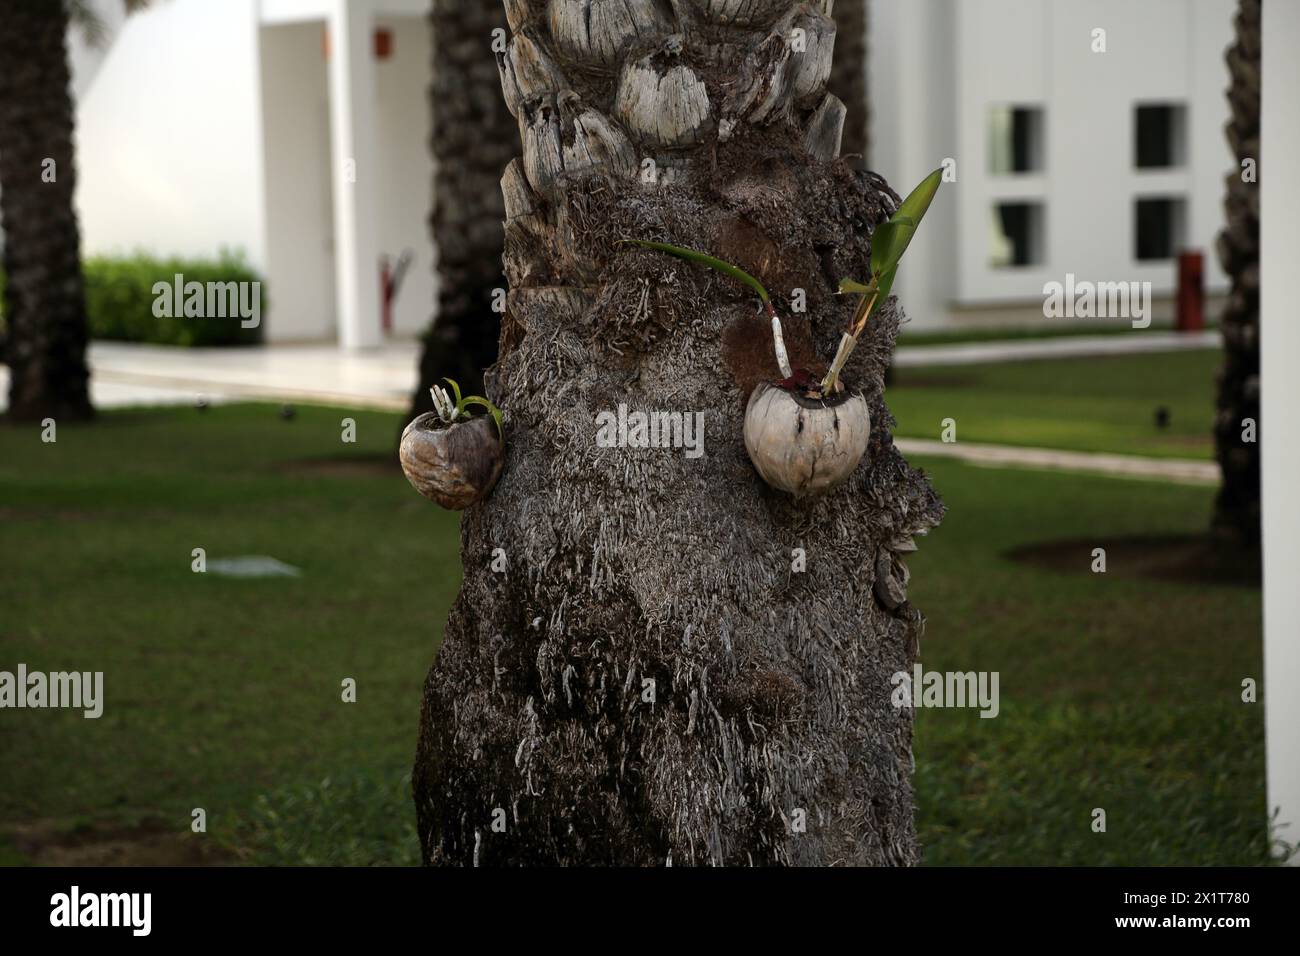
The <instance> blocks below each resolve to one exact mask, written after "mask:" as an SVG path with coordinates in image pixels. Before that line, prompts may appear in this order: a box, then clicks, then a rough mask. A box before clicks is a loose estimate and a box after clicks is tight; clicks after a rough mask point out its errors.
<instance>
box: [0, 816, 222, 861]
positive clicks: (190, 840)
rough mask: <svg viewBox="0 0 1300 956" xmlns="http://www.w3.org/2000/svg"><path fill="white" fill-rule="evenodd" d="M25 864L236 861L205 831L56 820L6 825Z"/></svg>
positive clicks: (7, 838) (160, 826)
mask: <svg viewBox="0 0 1300 956" xmlns="http://www.w3.org/2000/svg"><path fill="white" fill-rule="evenodd" d="M3 836H4V839H5V840H6V841H7V842H9V843H10V844H11V845H12V846H13V848H14V849H15V850H17V852H18V854H19V855H20V856H21V857H22V858H23V860H24V862H26V863H29V864H32V865H35V866H222V865H226V864H230V863H233V862H234V859H233V858H232V857H231V855H230V854H229V853H228V852H226V851H224V850H221V849H219V848H217V847H216V846H215V845H214V844H213V842H212V840H211V838H210V837H208V836H206V835H204V834H202V833H177V832H176V831H175V830H171V829H166V828H164V827H163V826H162V825H160V824H141V825H139V826H134V827H96V826H85V827H77V828H74V829H68V828H67V827H66V826H60V825H59V824H57V823H53V822H50V821H44V820H38V821H35V822H32V823H20V824H17V825H15V826H11V827H8V828H6V829H5V831H4V835H3Z"/></svg>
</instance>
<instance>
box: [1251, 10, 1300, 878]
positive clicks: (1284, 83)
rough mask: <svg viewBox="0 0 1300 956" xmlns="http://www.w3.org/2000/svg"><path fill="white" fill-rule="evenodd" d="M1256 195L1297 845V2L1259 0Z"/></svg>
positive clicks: (1271, 739) (1274, 766)
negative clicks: (1260, 81)
mask: <svg viewBox="0 0 1300 956" xmlns="http://www.w3.org/2000/svg"><path fill="white" fill-rule="evenodd" d="M1263 8H1264V23H1263V34H1264V51H1263V77H1264V79H1263V91H1262V94H1261V100H1262V107H1263V113H1262V116H1261V133H1262V135H1261V145H1260V152H1261V153H1262V156H1261V157H1260V163H1259V185H1260V189H1262V190H1263V192H1262V193H1261V194H1260V219H1261V223H1260V241H1261V255H1260V280H1261V283H1262V294H1261V297H1260V300H1261V301H1260V342H1261V346H1262V347H1261V350H1260V365H1261V374H1260V378H1261V384H1262V390H1261V401H1260V405H1261V407H1260V441H1261V442H1262V445H1261V452H1262V453H1263V461H1262V467H1263V493H1264V503H1263V505H1264V692H1263V698H1264V708H1265V709H1264V719H1265V723H1266V733H1267V745H1266V760H1267V763H1268V811H1269V813H1270V814H1272V812H1273V811H1274V810H1278V811H1280V812H1279V814H1278V821H1277V822H1278V824H1279V826H1280V827H1281V826H1285V829H1281V828H1280V829H1279V830H1278V834H1277V835H1278V836H1279V837H1280V838H1281V839H1283V840H1286V841H1287V842H1288V843H1293V844H1294V843H1300V587H1297V586H1296V584H1297V581H1300V494H1297V492H1296V488H1297V476H1300V430H1297V428H1296V415H1297V414H1300V375H1298V374H1297V373H1296V365H1297V363H1300V322H1297V321H1296V312H1295V299H1294V292H1293V291H1292V276H1293V275H1294V272H1295V263H1296V261H1297V260H1300V227H1297V225H1296V224H1297V223H1300V183H1298V182H1297V179H1296V176H1295V175H1294V174H1293V172H1292V170H1291V166H1292V162H1293V159H1294V157H1295V156H1297V155H1300V114H1298V113H1297V110H1296V107H1295V91H1296V90H1298V89H1300V59H1297V58H1296V56H1295V51H1296V49H1297V48H1300V3H1265V4H1264V5H1263ZM1293 862H1297V861H1293Z"/></svg>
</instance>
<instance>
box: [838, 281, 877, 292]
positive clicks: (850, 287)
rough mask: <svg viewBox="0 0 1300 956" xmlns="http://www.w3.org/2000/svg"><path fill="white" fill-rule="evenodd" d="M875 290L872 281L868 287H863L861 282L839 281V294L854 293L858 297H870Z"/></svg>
mask: <svg viewBox="0 0 1300 956" xmlns="http://www.w3.org/2000/svg"><path fill="white" fill-rule="evenodd" d="M875 289H876V286H875V281H874V280H872V282H871V283H870V284H868V285H863V284H862V283H861V282H858V281H857V280H856V279H841V280H840V293H841V294H843V293H845V292H856V293H857V294H858V295H871V293H872V292H874V291H875Z"/></svg>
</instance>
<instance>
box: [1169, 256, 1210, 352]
mask: <svg viewBox="0 0 1300 956" xmlns="http://www.w3.org/2000/svg"><path fill="white" fill-rule="evenodd" d="M1175 327H1176V328H1177V329H1178V331H1179V332H1199V331H1201V330H1202V329H1204V328H1205V256H1204V255H1202V253H1201V251H1200V250H1199V249H1193V250H1191V251H1189V252H1183V253H1180V254H1179V256H1178V317H1177V323H1176V326H1175Z"/></svg>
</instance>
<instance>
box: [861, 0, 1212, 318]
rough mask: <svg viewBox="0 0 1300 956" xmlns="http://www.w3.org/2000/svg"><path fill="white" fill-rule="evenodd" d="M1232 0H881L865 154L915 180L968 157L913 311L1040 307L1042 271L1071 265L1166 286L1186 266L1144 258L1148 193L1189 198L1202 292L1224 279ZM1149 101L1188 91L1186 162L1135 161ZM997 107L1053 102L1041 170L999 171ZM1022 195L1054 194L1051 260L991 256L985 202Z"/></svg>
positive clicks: (919, 277)
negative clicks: (993, 134) (1141, 216)
mask: <svg viewBox="0 0 1300 956" xmlns="http://www.w3.org/2000/svg"><path fill="white" fill-rule="evenodd" d="M1233 8H1234V3H1233V0H1143V2H1141V3H1134V2H1132V0H1088V2H1086V3H1080V2H1077V0H907V2H906V3H903V2H901V0H872V7H871V38H870V53H869V69H870V89H871V97H872V110H873V117H874V121H873V129H872V157H871V158H872V166H873V167H874V168H875V169H877V170H878V171H879V172H881V173H882V174H883V175H884V176H885V177H886V178H887V179H888V180H889V182H890V183H891V185H893V186H894V188H895V189H897V190H899V191H900V192H906V190H907V189H909V188H910V187H911V186H912V185H913V184H915V183H916V182H917V181H919V180H920V178H921V177H922V176H923V175H924V174H925V173H926V172H928V171H929V170H930V169H933V168H935V167H936V166H937V165H938V164H939V162H940V161H941V160H942V159H944V158H945V157H953V158H954V159H956V160H957V164H958V181H957V182H956V183H947V184H945V185H944V187H943V188H942V190H941V191H940V194H939V198H938V199H937V200H936V204H935V206H934V207H933V210H934V211H932V212H931V214H930V215H931V216H935V217H936V218H935V219H934V221H931V220H930V219H929V218H927V222H926V225H925V227H924V228H923V231H922V234H921V235H918V237H917V239H916V241H915V242H914V243H913V245H912V247H911V248H910V249H909V251H908V258H907V260H906V263H905V265H904V267H903V269H902V270H901V271H900V273H899V281H898V284H897V285H896V286H895V290H896V291H898V293H899V295H900V297H901V298H902V300H903V306H904V309H905V310H906V311H907V312H908V314H909V316H910V317H911V318H912V321H913V324H914V325H915V326H916V327H925V326H936V325H951V324H953V323H955V322H959V321H960V318H961V316H962V314H963V313H964V312H966V311H968V309H969V308H970V307H986V306H990V305H995V304H1000V303H1016V302H1028V303H1032V302H1034V301H1037V302H1040V303H1041V301H1042V297H1043V296H1042V288H1043V284H1044V283H1045V282H1047V281H1051V280H1056V281H1062V280H1064V277H1065V274H1066V273H1067V272H1073V273H1074V274H1075V275H1076V277H1077V278H1079V279H1093V280H1111V281H1119V280H1131V281H1150V282H1151V283H1152V286H1153V291H1154V293H1155V294H1156V295H1160V294H1161V293H1162V292H1163V293H1168V292H1171V291H1173V289H1174V287H1175V281H1176V265H1175V263H1173V262H1172V261H1171V262H1162V263H1154V264H1153V263H1138V262H1137V261H1136V260H1135V259H1134V257H1133V229H1134V224H1133V200H1134V197H1135V196H1136V195H1139V194H1141V195H1165V194H1171V193H1176V194H1178V195H1180V196H1183V197H1185V198H1186V199H1187V202H1188V210H1189V215H1188V227H1187V229H1188V231H1187V237H1186V238H1187V242H1186V245H1187V246H1188V247H1191V248H1200V249H1201V250H1202V251H1203V252H1204V253H1205V276H1206V282H1207V287H1208V289H1209V290H1210V291H1216V290H1220V289H1222V288H1224V287H1225V281H1224V277H1223V274H1222V271H1221V269H1220V267H1219V264H1218V262H1217V260H1216V258H1215V256H1214V239H1215V235H1216V233H1217V231H1218V229H1219V228H1220V225H1221V223H1222V219H1223V217H1222V199H1223V185H1222V177H1223V175H1224V174H1225V173H1226V172H1227V171H1228V170H1229V169H1231V167H1232V165H1233V159H1232V156H1231V153H1230V152H1229V151H1228V148H1227V145H1226V143H1225V142H1224V139H1223V133H1222V129H1223V123H1224V122H1225V120H1226V118H1227V113H1228V110H1227V103H1226V100H1225V98H1224V94H1223V91H1224V89H1225V88H1226V86H1227V82H1228V76H1227V67H1226V66H1225V64H1224V62H1223V53H1224V50H1225V48H1226V47H1227V45H1228V43H1229V42H1230V40H1231V36H1232V27H1231V16H1232V11H1233ZM1094 27H1102V28H1104V29H1105V30H1106V31H1107V52H1105V53H1093V52H1092V51H1091V40H1092V37H1091V33H1092V30H1093V28H1094ZM1151 100H1174V101H1180V102H1185V103H1186V104H1187V107H1188V126H1189V129H1188V150H1187V153H1188V155H1187V162H1186V165H1185V166H1184V167H1183V168H1181V169H1178V170H1174V171H1141V172H1139V171H1138V170H1136V169H1134V168H1133V107H1134V104H1135V103H1138V102H1143V101H1151ZM992 105H1041V106H1042V107H1044V108H1045V110H1046V113H1045V119H1046V124H1045V138H1046V144H1045V157H1046V166H1045V169H1044V170H1043V171H1042V172H1041V173H1024V174H1016V175H1003V176H994V175H990V174H989V172H988V142H987V123H988V110H989V108H990V106H992ZM1016 199H1041V200H1042V201H1043V202H1044V203H1045V206H1046V233H1045V253H1046V254H1045V257H1044V260H1043V262H1042V263H1041V265H1037V266H1027V267H1021V268H1010V269H996V268H993V267H992V266H991V265H990V264H989V245H990V243H989V233H990V217H991V209H992V207H993V204H994V203H995V202H996V201H998V200H1016ZM945 217H947V218H945ZM925 250H928V252H926V251H925ZM918 253H920V254H918ZM927 255H928V256H930V257H931V258H929V259H928V260H927V259H926V256H927ZM1043 321H1048V320H1046V319H1044V320H1043Z"/></svg>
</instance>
